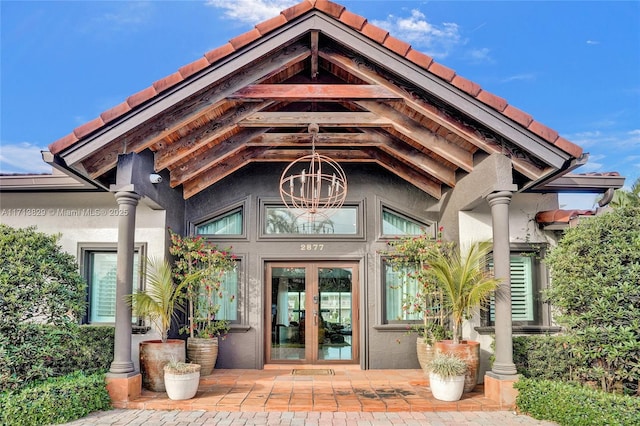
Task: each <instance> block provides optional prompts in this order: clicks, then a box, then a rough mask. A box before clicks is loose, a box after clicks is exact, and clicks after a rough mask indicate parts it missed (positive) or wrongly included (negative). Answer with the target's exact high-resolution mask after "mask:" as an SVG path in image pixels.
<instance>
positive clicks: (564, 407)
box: [514, 378, 640, 426]
mask: <svg viewBox="0 0 640 426" xmlns="http://www.w3.org/2000/svg"><path fill="white" fill-rule="evenodd" d="M514 387H515V388H516V389H517V390H518V396H517V397H516V405H517V406H518V409H519V410H520V411H522V412H523V413H526V414H528V415H530V416H532V417H534V418H536V419H539V420H550V421H554V422H557V423H559V424H560V425H576V426H585V425H597V426H600V425H610V426H614V425H625V426H626V425H629V426H631V425H638V424H640V398H636V397H632V396H628V395H615V394H610V393H605V392H602V391H599V390H595V389H589V388H586V387H584V386H581V385H577V384H571V383H562V382H557V381H551V380H538V379H527V378H523V379H520V380H519V381H518V382H516V383H515V384H514Z"/></svg>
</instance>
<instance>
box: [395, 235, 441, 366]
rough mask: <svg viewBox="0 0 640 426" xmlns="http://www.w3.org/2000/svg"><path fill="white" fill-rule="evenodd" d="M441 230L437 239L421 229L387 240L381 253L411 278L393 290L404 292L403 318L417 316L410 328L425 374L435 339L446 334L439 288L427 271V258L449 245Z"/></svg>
mask: <svg viewBox="0 0 640 426" xmlns="http://www.w3.org/2000/svg"><path fill="white" fill-rule="evenodd" d="M441 232H442V229H440V230H439V234H438V239H435V238H433V237H431V236H429V235H427V234H426V233H425V232H423V233H422V234H420V235H418V236H410V237H404V238H399V239H396V240H393V241H390V242H389V244H388V245H389V250H388V251H387V252H385V253H384V254H385V255H386V256H387V259H388V262H389V263H390V264H391V266H392V267H393V270H394V271H395V272H396V273H398V274H399V276H400V277H402V278H404V279H406V280H407V281H409V282H410V284H408V285H407V288H401V287H400V286H398V288H396V289H395V290H397V291H402V292H403V294H402V312H403V316H404V318H403V319H416V320H417V322H416V323H415V324H412V325H411V327H410V329H409V332H410V333H417V338H416V353H417V356H418V362H419V363H420V367H421V368H422V369H423V371H424V372H425V374H428V371H427V364H428V363H429V362H430V361H431V359H432V358H433V356H434V355H435V349H434V343H435V342H436V341H437V340H441V339H444V338H445V336H446V335H447V331H446V330H445V328H444V323H445V310H444V303H443V302H444V300H443V295H442V291H440V290H439V289H438V287H437V286H436V284H437V283H436V282H435V281H434V279H433V277H432V276H431V275H430V273H429V259H430V258H432V257H433V256H434V255H435V253H434V252H436V251H441V250H444V249H445V248H446V247H447V245H448V243H443V242H442V240H441V234H440V233H441ZM418 321H419V322H418Z"/></svg>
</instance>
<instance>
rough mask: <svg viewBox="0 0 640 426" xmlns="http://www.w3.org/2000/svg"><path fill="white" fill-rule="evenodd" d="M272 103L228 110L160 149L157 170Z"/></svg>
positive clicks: (156, 163) (157, 156)
mask: <svg viewBox="0 0 640 426" xmlns="http://www.w3.org/2000/svg"><path fill="white" fill-rule="evenodd" d="M271 104H272V102H263V103H260V104H244V105H243V106H241V107H240V108H237V109H233V110H230V111H227V112H226V113H225V114H223V115H222V116H221V117H219V118H218V119H216V120H215V121H213V122H211V123H210V124H208V125H204V126H201V127H198V128H197V129H195V130H194V131H192V132H191V133H190V134H189V135H187V136H185V137H183V138H182V139H180V140H179V141H178V142H176V143H174V144H171V145H169V146H167V147H166V148H164V149H162V150H160V151H158V153H157V154H156V157H155V169H156V171H158V170H162V169H164V168H165V167H167V166H168V165H169V164H170V163H174V162H176V161H179V160H180V159H182V158H184V157H186V156H188V155H190V154H191V153H193V152H195V151H197V150H199V149H200V148H202V147H203V146H205V145H207V144H208V143H211V142H213V141H215V140H216V139H218V138H221V137H224V136H225V134H226V133H228V132H229V131H230V130H231V129H232V128H234V127H236V125H235V123H236V122H237V121H239V120H242V119H244V118H246V117H248V116H249V115H251V114H253V113H254V112H256V111H260V110H262V109H264V108H266V107H268V106H269V105H271Z"/></svg>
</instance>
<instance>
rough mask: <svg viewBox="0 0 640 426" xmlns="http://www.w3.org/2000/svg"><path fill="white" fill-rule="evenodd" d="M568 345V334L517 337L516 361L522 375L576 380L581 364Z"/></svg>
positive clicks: (514, 340) (514, 342)
mask: <svg viewBox="0 0 640 426" xmlns="http://www.w3.org/2000/svg"><path fill="white" fill-rule="evenodd" d="M568 342H569V338H568V337H567V336H564V335H557V336H549V335H541V336H514V338H513V362H514V364H515V365H516V369H517V370H518V374H522V375H524V376H525V377H529V378H536V379H549V380H560V381H571V380H576V370H577V369H578V368H579V366H580V365H579V362H578V360H577V359H576V358H574V357H573V356H572V355H571V352H570V351H568V350H567V348H568ZM549 360H553V362H549Z"/></svg>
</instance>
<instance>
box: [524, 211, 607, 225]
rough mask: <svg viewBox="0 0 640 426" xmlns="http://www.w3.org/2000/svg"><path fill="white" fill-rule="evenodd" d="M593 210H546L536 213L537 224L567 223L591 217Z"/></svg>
mask: <svg viewBox="0 0 640 426" xmlns="http://www.w3.org/2000/svg"><path fill="white" fill-rule="evenodd" d="M595 214H596V212H595V211H593V210H546V211H542V212H538V213H536V222H537V223H569V222H570V221H571V220H573V219H575V218H577V217H578V216H593V215H595Z"/></svg>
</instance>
